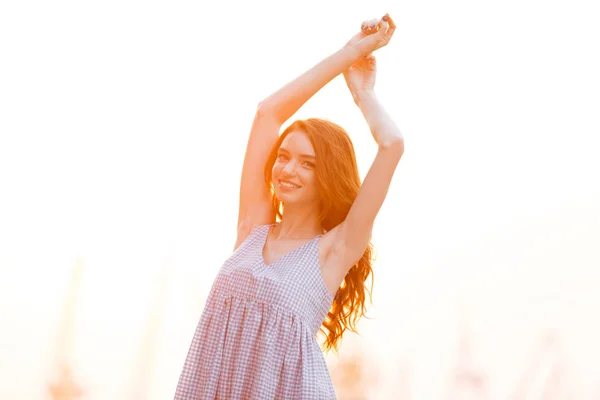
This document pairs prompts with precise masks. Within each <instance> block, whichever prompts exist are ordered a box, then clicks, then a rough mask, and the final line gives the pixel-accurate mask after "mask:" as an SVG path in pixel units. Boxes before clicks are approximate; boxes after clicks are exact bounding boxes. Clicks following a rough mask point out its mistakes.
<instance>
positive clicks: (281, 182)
mask: <svg viewBox="0 0 600 400" xmlns="http://www.w3.org/2000/svg"><path fill="white" fill-rule="evenodd" d="M279 186H280V187H285V188H290V189H298V188H299V187H300V186H298V185H294V184H293V183H290V182H285V181H279Z"/></svg>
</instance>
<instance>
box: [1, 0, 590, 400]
mask: <svg viewBox="0 0 600 400" xmlns="http://www.w3.org/2000/svg"><path fill="white" fill-rule="evenodd" d="M597 7H598V6H597V4H596V3H595V2H592V1H582V0H573V1H570V2H566V1H563V2H542V1H539V0H537V1H534V0H520V1H516V0H509V1H505V2H481V1H473V0H471V1H469V0H458V1H454V2H445V1H440V0H434V1H425V2H406V1H402V2H398V1H391V0H388V1H383V0H373V1H369V2H366V1H362V2H359V1H348V0H346V1H340V0H335V1H328V2H323V1H316V0H305V1H303V2H275V1H267V0H257V1H254V2H241V1H240V2H237V3H236V2H206V3H202V2H192V1H180V2H169V3H167V2H157V1H151V2H141V1H133V0H121V1H111V0H108V1H103V2H75V1H58V2H41V1H27V0H25V1H19V2H16V1H12V2H11V1H9V2H3V3H2V4H1V5H0V60H1V62H0V68H1V70H2V73H1V74H0V110H1V111H0V398H1V399H26V400H29V399H32V400H33V399H62V400H66V399H75V398H81V399H165V398H172V396H173V394H174V390H175V386H176V384H177V379H178V377H179V373H180V371H181V368H182V366H183V360H184V358H185V355H186V353H187V350H188V347H189V344H190V341H191V338H192V335H193V332H194V329H195V327H196V324H197V322H198V320H199V317H200V315H201V313H202V309H203V305H204V300H205V296H206V295H207V294H208V290H209V289H210V286H211V284H212V280H213V279H214V277H215V275H216V273H217V271H218V269H219V268H220V266H221V264H222V262H223V261H224V260H225V259H226V258H227V257H228V256H229V254H230V252H231V249H232V248H233V245H234V242H235V232H236V226H235V225H236V218H237V205H238V203H237V201H238V197H237V196H238V185H239V178H240V171H241V165H242V161H243V155H244V148H245V145H246V140H247V137H248V133H249V130H250V126H251V123H252V119H253V116H254V111H255V108H256V105H257V104H258V102H259V101H260V100H262V98H264V97H266V96H267V95H269V94H270V93H271V92H273V91H274V90H276V89H278V88H279V87H280V86H282V85H283V84H285V83H287V82H288V81H290V80H292V79H294V78H295V77H296V76H297V75H299V74H300V73H302V72H304V71H305V70H306V69H308V68H310V67H311V66H312V65H314V64H315V63H317V62H318V61H320V60H321V59H322V58H324V57H326V56H327V55H329V54H330V53H332V52H333V51H335V50H337V49H338V48H339V47H341V46H343V45H344V43H345V42H346V41H347V40H348V39H349V38H350V37H351V36H352V35H353V34H354V33H355V32H357V30H358V29H359V27H360V24H361V22H362V21H363V20H365V19H371V18H378V17H381V16H383V15H384V14H385V13H386V12H389V13H390V15H391V16H392V17H393V18H394V19H395V21H396V23H397V25H398V28H397V31H396V34H395V37H394V38H393V40H392V42H391V43H390V45H389V46H388V47H386V48H384V49H382V50H380V51H379V52H377V53H376V56H377V61H378V77H377V85H376V90H377V92H378V94H379V97H380V98H381V100H382V102H383V103H384V105H385V106H386V108H387V110H388V111H389V112H390V114H392V115H393V116H394V118H395V120H396V121H397V123H398V125H399V127H400V129H401V130H402V132H403V134H404V136H405V142H406V151H405V154H404V156H403V159H402V161H401V163H400V165H399V167H398V170H397V173H396V176H395V178H394V181H393V183H392V187H391V189H390V192H389V195H388V198H387V200H386V203H385V204H384V207H383V209H382V210H381V212H380V214H379V216H378V219H377V221H376V224H375V230H374V234H373V242H374V244H375V246H376V250H377V253H376V254H377V259H376V262H375V266H374V270H375V286H374V295H373V306H372V307H371V308H370V312H369V316H370V319H364V320H363V321H362V322H361V324H360V335H353V334H348V335H347V336H346V337H345V339H344V342H343V346H342V348H341V350H340V352H339V354H337V355H336V354H330V355H328V356H327V362H328V364H329V366H330V371H331V374H332V377H333V379H334V383H335V386H336V390H337V392H338V396H339V398H340V399H600V366H599V364H598V360H599V359H600V344H599V343H598V338H599V337H600V323H599V315H600V290H599V289H600V273H599V271H598V270H599V269H600V177H599V171H600V157H598V148H599V147H598V145H599V144H600V141H599V140H598V135H599V134H600V120H599V118H598V116H599V114H598V110H600V95H599V93H600V78H599V74H598V71H599V70H600V58H599V57H598V48H599V39H598V38H599V37H600V26H599V25H598V24H597V20H598V16H599V14H598V9H597ZM311 116H314V117H321V118H327V119H330V120H332V121H335V122H337V123H339V124H340V125H342V126H344V127H345V128H346V129H347V130H348V132H349V133H350V135H351V136H352V139H353V141H354V144H355V147H356V151H357V157H358V163H359V168H360V170H361V175H362V176H363V177H364V175H365V174H366V172H367V170H368V168H369V166H370V163H371V161H372V159H373V157H374V156H375V152H376V145H375V142H374V141H373V139H372V137H371V135H370V133H369V131H368V128H367V126H366V124H365V122H364V121H363V120H362V117H361V115H360V112H359V110H358V109H357V108H356V107H355V105H354V103H353V102H352V99H351V97H350V95H349V93H348V91H347V88H346V87H345V83H344V81H343V79H342V78H341V77H338V78H336V79H335V80H334V81H332V82H331V84H330V85H328V86H327V87H326V88H324V89H323V90H322V91H321V92H320V93H318V94H317V95H316V96H315V97H314V98H313V99H311V100H310V101H309V103H307V104H306V106H305V107H304V108H302V109H301V110H300V111H299V112H298V114H297V115H296V116H295V117H294V118H307V117H311ZM290 122H291V121H290Z"/></svg>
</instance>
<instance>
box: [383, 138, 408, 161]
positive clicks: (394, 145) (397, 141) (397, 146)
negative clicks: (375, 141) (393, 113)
mask: <svg viewBox="0 0 600 400" xmlns="http://www.w3.org/2000/svg"><path fill="white" fill-rule="evenodd" d="M379 149H380V150H385V151H386V152H391V153H394V154H396V155H397V156H398V157H402V155H403V154H404V138H403V137H402V136H400V135H397V136H394V137H391V138H389V139H388V140H386V141H385V142H384V143H381V144H380V145H379Z"/></svg>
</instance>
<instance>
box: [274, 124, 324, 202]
mask: <svg viewBox="0 0 600 400" xmlns="http://www.w3.org/2000/svg"><path fill="white" fill-rule="evenodd" d="M316 161H317V160H316V159H315V150H314V148H313V146H312V143H311V142H310V139H309V138H308V135H307V134H306V133H304V132H302V131H293V132H290V133H289V134H288V135H287V136H286V137H285V139H283V142H282V143H281V146H279V149H278V151H277V158H276V159H275V164H273V170H272V176H273V177H272V180H273V188H274V189H275V195H276V196H277V198H278V199H279V200H281V201H282V202H283V203H284V204H291V203H297V204H300V203H304V204H307V205H309V204H316V202H317V201H318V188H317V181H316V173H315V167H316Z"/></svg>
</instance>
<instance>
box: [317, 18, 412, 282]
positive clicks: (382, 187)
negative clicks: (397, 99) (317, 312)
mask: <svg viewBox="0 0 600 400" xmlns="http://www.w3.org/2000/svg"><path fill="white" fill-rule="evenodd" d="M394 29H395V25H394V22H393V21H392V19H391V18H390V17H389V16H387V17H386V18H385V19H383V20H382V21H381V23H380V30H379V32H378V33H377V34H376V35H380V36H381V37H385V38H387V40H389V39H390V38H391V36H392V34H393V32H394ZM375 74H376V62H375V57H374V56H373V55H372V54H369V55H367V56H365V57H363V58H362V59H361V60H359V61H357V63H355V64H354V65H353V66H352V67H351V68H349V69H348V71H346V72H345V74H344V77H345V78H346V83H347V84H348V88H349V89H350V92H351V94H352V97H353V98H354V101H355V103H356V104H357V105H358V107H359V108H360V111H361V112H362V114H363V116H364V118H365V120H366V122H367V124H368V126H369V129H370V131H371V134H372V135H373V138H374V139H375V141H376V142H377V145H378V151H377V155H376V157H375V160H374V161H373V163H372V165H371V168H370V169H369V172H368V173H367V175H366V176H365V179H364V181H363V183H362V185H361V188H360V191H359V192H358V195H357V197H356V199H355V200H354V203H353V204H352V207H351V208H350V211H349V212H348V215H347V216H346V219H345V220H344V221H343V222H342V223H341V224H340V225H338V226H337V227H336V228H334V229H333V230H332V231H331V233H332V240H331V243H332V245H331V248H330V254H329V255H328V257H333V260H330V262H329V263H330V264H331V265H335V266H336V269H337V268H339V269H340V270H339V271H338V272H340V275H341V276H342V277H343V276H345V274H346V273H347V270H348V269H350V268H351V267H352V266H353V265H354V264H355V263H356V262H358V260H360V258H361V256H362V255H363V253H364V251H365V249H366V247H367V245H368V243H369V241H370V240H371V232H372V229H373V223H374V221H375V217H376V216H377V213H378V212H379V210H380V208H381V206H382V204H383V201H384V199H385V197H386V195H387V192H388V189H389V186H390V183H391V180H392V176H393V174H394V171H395V170H396V166H397V165H398V162H399V161H400V158H401V157H402V155H403V153H404V139H403V138H402V134H401V133H400V130H399V129H398V127H397V126H396V124H395V123H394V121H393V120H392V118H391V117H390V115H389V114H388V113H387V112H386V110H385V109H384V108H383V106H382V104H381V102H380V101H379V99H378V98H377V96H376V94H375V90H374V85H375Z"/></svg>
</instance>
